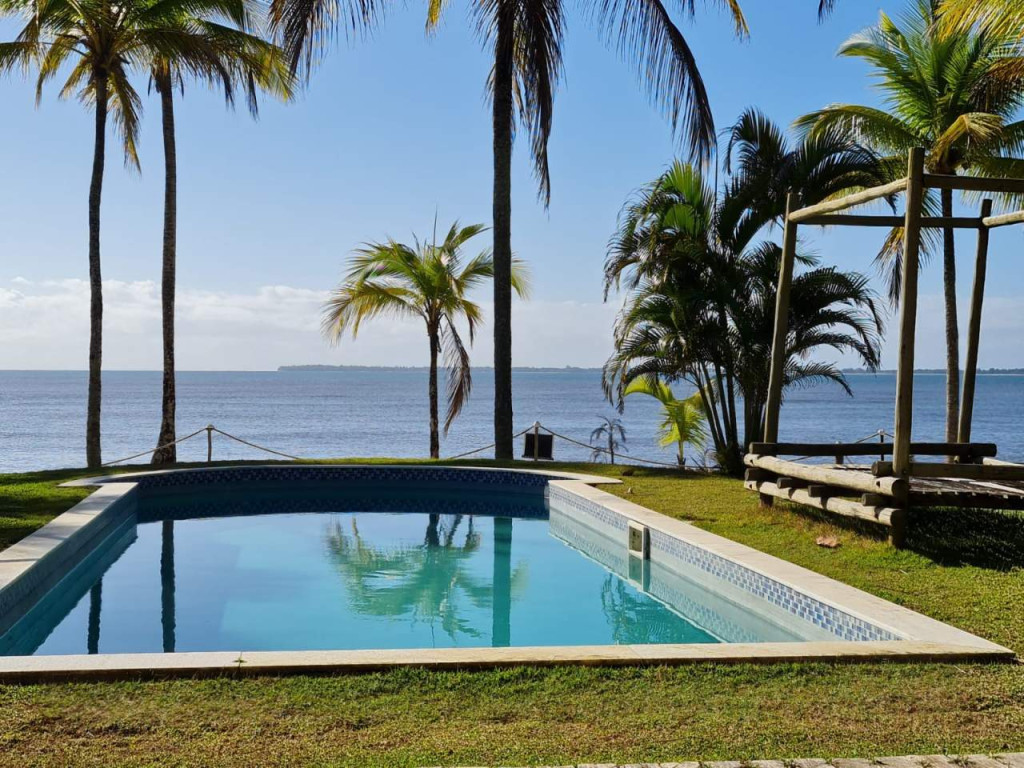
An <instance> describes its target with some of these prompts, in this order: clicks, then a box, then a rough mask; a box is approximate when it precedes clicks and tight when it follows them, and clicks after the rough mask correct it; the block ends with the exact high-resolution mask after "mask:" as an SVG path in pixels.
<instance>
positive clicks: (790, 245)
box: [764, 192, 797, 443]
mask: <svg viewBox="0 0 1024 768" xmlns="http://www.w3.org/2000/svg"><path fill="white" fill-rule="evenodd" d="M796 205H797V196H796V195H795V194H794V193H792V192H790V193H789V194H788V195H787V196H786V224H785V230H784V231H783V235H782V262H781V263H780V265H779V284H778V286H777V287H776V291H775V329H774V332H773V334H772V363H771V372H770V373H769V375H768V400H767V402H766V403H765V409H764V441H765V442H766V443H773V442H775V441H776V440H778V439H779V410H780V409H781V407H782V380H783V378H784V377H785V367H786V336H787V335H788V333H789V289H790V287H791V286H792V284H793V263H794V262H795V261H796V234H797V225H796V222H794V221H793V218H792V216H791V215H790V211H792V210H793V209H794V208H795V207H796Z"/></svg>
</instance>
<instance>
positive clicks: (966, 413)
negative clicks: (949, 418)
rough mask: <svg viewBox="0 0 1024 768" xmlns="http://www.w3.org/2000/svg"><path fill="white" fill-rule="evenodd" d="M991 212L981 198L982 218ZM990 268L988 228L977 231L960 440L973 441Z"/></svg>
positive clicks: (958, 431)
mask: <svg viewBox="0 0 1024 768" xmlns="http://www.w3.org/2000/svg"><path fill="white" fill-rule="evenodd" d="M991 213H992V201H991V200H982V201H981V218H982V219H986V218H988V217H989V215H990V214H991ZM987 268H988V229H980V230H978V250H977V254H976V256H975V259H974V286H973V287H972V288H971V310H970V316H969V319H968V321H967V356H966V358H965V359H964V378H963V385H962V388H961V395H960V424H959V426H958V428H957V439H958V440H959V441H960V442H961V443H967V442H970V439H971V422H972V420H973V418H974V384H975V380H976V379H977V377H978V343H979V342H980V341H981V308H982V305H983V304H984V301H985V272H986V270H987Z"/></svg>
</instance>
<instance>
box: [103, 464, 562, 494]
mask: <svg viewBox="0 0 1024 768" xmlns="http://www.w3.org/2000/svg"><path fill="white" fill-rule="evenodd" d="M551 479H552V478H551V477H549V476H546V475H535V474H530V473H527V472H514V471H502V470H490V469H465V468H457V467H400V466H381V467H375V466H337V467H323V466H302V465H282V466H259V467H223V468H213V469H198V470H178V471H171V472H159V473H154V474H149V475H137V476H134V477H133V476H126V477H124V478H119V480H122V481H125V482H135V483H138V484H139V486H140V487H141V488H144V489H148V488H173V487H181V486H210V485H223V484H228V483H292V482H303V483H336V482H345V483H437V484H443V483H458V484H459V485H461V486H467V485H468V486H502V487H505V488H523V489H537V490H540V491H543V489H544V488H546V487H547V484H548V481H549V480H551Z"/></svg>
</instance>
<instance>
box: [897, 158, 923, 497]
mask: <svg viewBox="0 0 1024 768" xmlns="http://www.w3.org/2000/svg"><path fill="white" fill-rule="evenodd" d="M923 175H924V150H923V149H922V148H921V147H915V148H913V149H911V150H910V153H909V157H908V159H907V214H906V221H905V222H904V225H903V280H902V284H901V286H900V346H899V362H898V366H897V369H896V425H895V429H894V432H895V437H894V439H893V468H894V470H895V474H897V475H901V476H905V475H906V474H907V472H908V470H909V468H910V434H911V425H912V421H913V414H914V342H915V338H914V337H915V335H916V333H917V260H918V254H919V251H920V248H921V199H922V194H923V189H922V186H921V178H922V176H923ZM905 499H906V497H905V496H904V497H902V499H901V500H905Z"/></svg>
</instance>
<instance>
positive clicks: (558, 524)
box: [548, 514, 760, 643]
mask: <svg viewBox="0 0 1024 768" xmlns="http://www.w3.org/2000/svg"><path fill="white" fill-rule="evenodd" d="M548 525H549V529H550V531H551V533H552V534H554V535H555V537H557V538H559V539H561V540H562V541H564V542H565V543H566V544H568V545H569V546H570V547H572V548H573V549H576V550H578V551H579V552H580V553H582V554H584V555H586V556H587V557H589V558H591V559H592V560H594V561H595V562H597V563H599V564H600V565H601V566H602V567H604V568H607V569H608V570H609V571H611V572H612V573H614V574H615V575H616V576H618V577H619V578H620V579H624V580H627V581H628V580H629V574H628V570H629V555H628V554H626V549H625V547H621V546H620V547H615V545H614V543H613V542H611V541H609V542H608V544H609V546H607V547H602V546H600V544H599V543H598V542H597V541H595V539H596V538H597V537H598V536H600V534H597V535H594V534H591V535H589V536H588V535H586V534H584V533H583V532H582V531H581V530H580V526H579V525H574V524H573V522H572V518H565V517H562V516H561V515H558V514H555V515H552V516H551V519H550V522H549V524H548ZM601 538H603V537H601ZM644 591H645V592H646V593H647V594H649V595H651V596H653V597H656V598H658V599H659V600H661V601H663V602H664V603H666V604H667V605H668V606H669V607H670V608H672V610H674V611H676V612H678V613H680V614H681V615H682V616H683V617H685V618H686V620H687V621H690V622H692V623H694V624H695V625H697V626H698V627H700V628H701V629H704V630H707V631H709V632H710V633H711V634H713V635H715V637H718V638H721V639H722V640H725V641H726V642H730V643H756V642H760V638H759V637H757V636H756V635H755V634H754V633H753V632H751V631H749V630H747V629H744V628H743V627H741V626H739V625H738V624H735V623H734V622H730V621H728V620H727V619H725V618H724V617H722V616H721V615H719V614H718V613H716V612H715V611H713V610H710V609H709V608H707V607H706V606H704V605H701V604H700V603H698V602H696V601H695V600H693V599H692V598H690V597H689V596H688V595H686V593H685V592H683V591H681V590H678V589H674V588H672V587H671V586H669V585H668V584H667V583H665V582H664V581H662V580H661V579H657V578H655V577H653V575H652V577H651V579H650V583H649V584H647V585H646V586H645V588H644Z"/></svg>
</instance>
